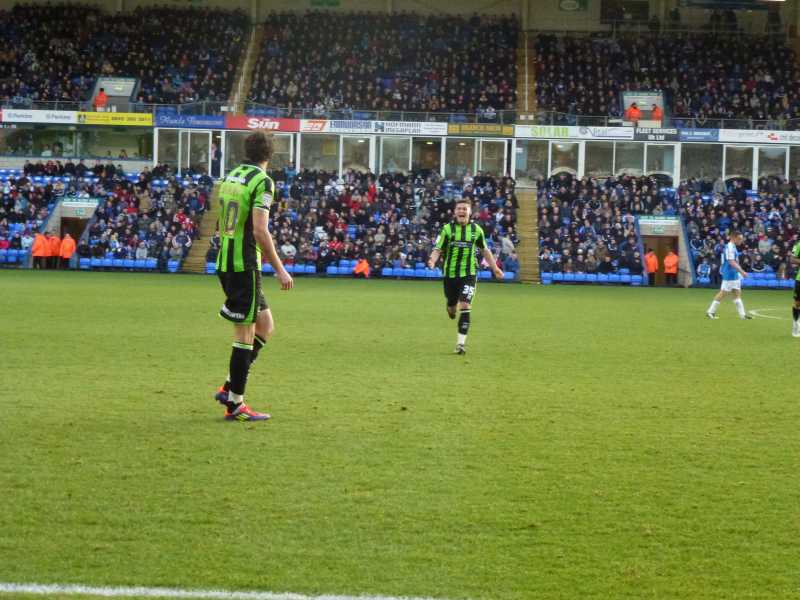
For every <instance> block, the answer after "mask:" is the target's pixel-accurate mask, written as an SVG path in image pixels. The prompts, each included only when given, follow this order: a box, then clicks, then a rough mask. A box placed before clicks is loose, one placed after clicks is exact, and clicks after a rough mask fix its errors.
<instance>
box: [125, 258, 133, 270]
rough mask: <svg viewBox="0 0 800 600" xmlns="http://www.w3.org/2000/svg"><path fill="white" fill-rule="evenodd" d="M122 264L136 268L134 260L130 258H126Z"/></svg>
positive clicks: (129, 267)
mask: <svg viewBox="0 0 800 600" xmlns="http://www.w3.org/2000/svg"><path fill="white" fill-rule="evenodd" d="M123 266H124V267H125V268H126V269H135V268H136V261H135V260H133V259H130V258H126V259H125V261H124V264H123Z"/></svg>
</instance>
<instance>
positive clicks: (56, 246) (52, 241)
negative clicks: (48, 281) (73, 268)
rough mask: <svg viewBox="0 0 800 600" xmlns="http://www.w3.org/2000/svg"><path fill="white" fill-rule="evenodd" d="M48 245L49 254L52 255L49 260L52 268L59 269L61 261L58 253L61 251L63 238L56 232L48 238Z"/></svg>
mask: <svg viewBox="0 0 800 600" xmlns="http://www.w3.org/2000/svg"><path fill="white" fill-rule="evenodd" d="M47 246H48V248H49V251H48V253H47V255H48V256H49V257H50V258H49V260H48V262H49V263H50V268H51V269H57V268H58V263H59V259H58V255H59V253H60V252H61V238H60V237H58V236H57V235H55V234H54V235H52V236H51V237H49V238H47Z"/></svg>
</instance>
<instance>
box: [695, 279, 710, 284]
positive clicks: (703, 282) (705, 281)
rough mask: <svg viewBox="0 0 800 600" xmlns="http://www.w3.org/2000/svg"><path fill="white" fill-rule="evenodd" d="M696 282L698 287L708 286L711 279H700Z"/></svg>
mask: <svg viewBox="0 0 800 600" xmlns="http://www.w3.org/2000/svg"><path fill="white" fill-rule="evenodd" d="M697 282H698V283H699V284H700V285H708V284H709V283H711V279H710V278H708V277H700V278H698V280H697Z"/></svg>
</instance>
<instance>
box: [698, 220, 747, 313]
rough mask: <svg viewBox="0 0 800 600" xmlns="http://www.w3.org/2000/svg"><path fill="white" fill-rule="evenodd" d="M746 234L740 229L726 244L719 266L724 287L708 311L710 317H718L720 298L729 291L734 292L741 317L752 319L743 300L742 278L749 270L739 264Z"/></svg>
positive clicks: (737, 309)
mask: <svg viewBox="0 0 800 600" xmlns="http://www.w3.org/2000/svg"><path fill="white" fill-rule="evenodd" d="M743 239H744V236H742V233H741V232H740V231H734V232H733V233H731V238H730V241H729V242H728V243H727V244H725V250H724V251H723V252H722V261H721V265H720V268H719V271H720V274H721V275H722V287H720V290H719V292H717V295H716V296H714V300H712V302H711V306H709V307H708V311H706V316H707V317H708V318H709V319H718V318H719V317H718V316H717V308H718V307H719V303H720V300H722V298H723V297H724V296H725V294H727V293H732V294H733V303H734V304H735V305H736V311H737V312H738V313H739V318H740V319H752V318H753V317H751V316H750V315H748V314H747V313H746V312H745V310H744V303H743V302H742V278H744V277H747V272H746V271H745V270H744V269H742V267H741V266H740V265H739V248H738V246H739V245H740V244H741V243H742V240H743Z"/></svg>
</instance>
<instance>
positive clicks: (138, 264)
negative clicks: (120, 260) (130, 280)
mask: <svg viewBox="0 0 800 600" xmlns="http://www.w3.org/2000/svg"><path fill="white" fill-rule="evenodd" d="M134 268H136V269H139V270H140V271H143V270H144V269H146V268H147V259H146V258H137V259H136V260H135V261H134Z"/></svg>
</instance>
